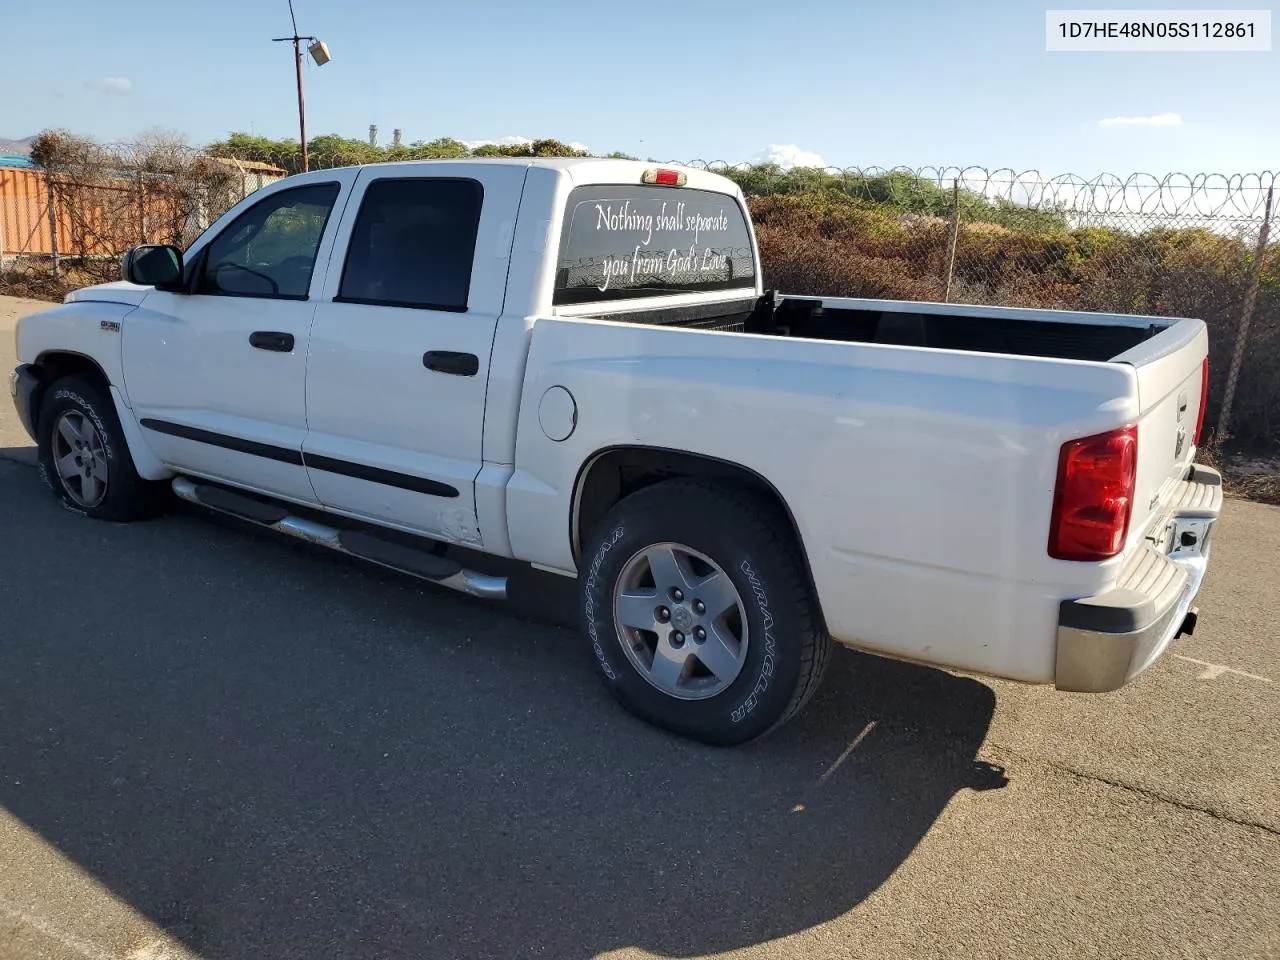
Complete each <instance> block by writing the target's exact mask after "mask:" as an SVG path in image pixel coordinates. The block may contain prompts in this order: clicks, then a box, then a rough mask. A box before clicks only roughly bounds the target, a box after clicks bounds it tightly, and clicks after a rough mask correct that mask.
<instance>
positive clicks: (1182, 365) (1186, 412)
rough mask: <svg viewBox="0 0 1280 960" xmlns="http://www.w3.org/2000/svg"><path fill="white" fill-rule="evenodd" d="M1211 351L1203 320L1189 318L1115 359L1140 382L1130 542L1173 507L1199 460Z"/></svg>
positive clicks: (1143, 533)
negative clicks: (1198, 436)
mask: <svg viewBox="0 0 1280 960" xmlns="http://www.w3.org/2000/svg"><path fill="white" fill-rule="evenodd" d="M1208 350H1209V338H1208V334H1207V331H1206V329H1205V325H1204V322H1203V321H1201V320H1194V319H1185V320H1178V321H1177V322H1176V323H1174V324H1172V325H1171V326H1170V327H1169V328H1168V329H1167V330H1164V331H1163V332H1161V333H1160V334H1158V335H1157V336H1155V337H1153V338H1151V339H1150V340H1148V341H1146V342H1145V343H1141V344H1139V345H1138V346H1136V347H1134V348H1132V349H1131V350H1128V351H1126V352H1124V353H1122V354H1120V355H1119V356H1117V357H1115V358H1114V359H1115V361H1116V362H1119V363H1128V364H1131V365H1132V366H1133V367H1134V369H1135V371H1136V373H1137V378H1138V409H1139V419H1138V475H1137V482H1136V485H1135V489H1134V496H1133V514H1132V517H1131V519H1130V522H1129V542H1130V543H1133V542H1134V541H1135V540H1137V539H1139V538H1141V537H1143V536H1144V535H1145V534H1146V533H1147V530H1148V527H1149V526H1150V525H1151V523H1152V522H1153V521H1155V520H1156V519H1157V518H1159V517H1160V516H1162V515H1163V514H1164V513H1165V512H1166V511H1167V510H1168V508H1169V507H1170V506H1171V505H1172V503H1171V501H1172V499H1173V498H1174V497H1175V496H1177V491H1178V490H1179V483H1180V481H1181V480H1182V479H1183V478H1184V477H1185V476H1186V475H1187V470H1188V468H1189V467H1190V465H1191V463H1192V461H1193V460H1194V459H1195V453H1196V446H1195V443H1196V430H1197V426H1198V424H1199V423H1200V413H1201V408H1202V406H1203V404H1204V402H1205V390H1206V387H1207V377H1208V363H1207V357H1208Z"/></svg>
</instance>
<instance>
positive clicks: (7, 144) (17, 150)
mask: <svg viewBox="0 0 1280 960" xmlns="http://www.w3.org/2000/svg"><path fill="white" fill-rule="evenodd" d="M35 139H36V138H35V137H34V136H31V137H24V138H23V139H21V140H5V139H3V138H0V154H2V155H4V156H6V157H26V156H30V154H31V144H33V143H34V142H35Z"/></svg>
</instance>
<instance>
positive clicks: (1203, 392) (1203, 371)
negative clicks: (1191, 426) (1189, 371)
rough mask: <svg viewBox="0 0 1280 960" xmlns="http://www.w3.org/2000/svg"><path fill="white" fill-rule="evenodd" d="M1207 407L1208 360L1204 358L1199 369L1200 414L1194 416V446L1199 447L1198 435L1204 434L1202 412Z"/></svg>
mask: <svg viewBox="0 0 1280 960" xmlns="http://www.w3.org/2000/svg"><path fill="white" fill-rule="evenodd" d="M1208 407H1209V358H1208V356H1206V357H1205V358H1204V364H1203V365H1202V366H1201V367H1200V412H1199V413H1198V414H1196V439H1195V441H1194V443H1195V445H1196V446H1197V447H1198V446H1200V435H1201V434H1202V433H1204V412H1205V410H1207V409H1208Z"/></svg>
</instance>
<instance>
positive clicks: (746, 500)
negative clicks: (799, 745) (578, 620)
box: [580, 480, 830, 746]
mask: <svg viewBox="0 0 1280 960" xmlns="http://www.w3.org/2000/svg"><path fill="white" fill-rule="evenodd" d="M584 557H586V558H587V559H586V566H585V569H584V570H583V572H582V575H581V577H580V594H581V602H582V621H583V629H584V630H585V632H586V634H587V637H588V639H589V640H590V641H591V645H592V649H593V651H594V653H595V661H596V666H597V668H598V671H599V673H600V676H601V678H602V679H603V680H604V683H605V685H606V686H607V687H608V688H609V690H610V692H611V693H612V694H613V695H614V696H615V697H616V698H617V699H618V701H619V702H620V703H621V704H622V705H623V706H624V707H626V708H627V709H628V710H630V711H631V712H632V713H634V714H636V715H637V716H639V717H642V718H643V719H645V720H647V721H649V722H650V723H653V724H655V725H657V726H659V727H662V728H664V729H667V730H670V731H672V732H674V733H678V734H681V735H683V736H687V737H691V738H693V739H696V740H700V741H702V742H704V743H711V744H717V745H724V746H728V745H733V744H738V743H743V742H746V741H748V740H751V739H754V738H756V737H759V736H761V735H763V734H765V733H767V732H768V731H770V730H772V729H774V728H775V727H778V726H780V725H781V724H783V723H785V722H786V721H787V720H788V719H790V718H791V717H792V716H794V715H795V714H796V713H797V712H798V711H799V710H800V708H801V707H803V706H804V704H805V703H806V702H807V701H808V699H809V698H810V697H811V696H812V694H813V692H814V690H815V689H816V688H817V686H818V683H819V681H820V679H821V676H822V673H823V670H824V669H825V666H826V660H827V652H828V649H829V646H830V641H829V639H828V638H827V636H826V634H825V631H824V630H823V629H822V626H821V617H820V615H819V611H818V609H817V603H816V601H815V600H814V598H813V595H812V591H811V589H810V587H809V582H808V577H807V576H806V575H805V570H804V565H803V562H802V561H801V558H800V554H799V551H798V546H797V545H796V544H795V542H794V538H793V537H792V536H791V531H790V525H789V524H788V523H787V521H786V519H785V518H784V517H783V516H782V515H781V513H780V511H779V510H778V509H777V508H776V507H775V506H774V504H773V503H772V502H770V501H769V500H767V499H765V498H763V497H761V496H759V495H758V494H756V493H755V492H754V491H750V490H746V489H743V488H738V487H736V486H730V485H724V484H710V483H706V482H702V481H696V480H672V481H667V482H665V483H661V484H657V485H655V486H652V487H648V488H645V489H644V490H641V491H639V492H638V493H635V494H632V495H631V496H629V497H627V498H626V499H624V500H622V501H621V502H620V503H618V504H617V505H616V506H615V507H614V508H613V510H611V511H610V513H609V514H608V515H607V516H606V517H605V518H604V520H603V521H601V523H600V525H599V527H598V529H597V530H596V532H595V534H594V536H593V537H592V539H591V542H590V543H589V544H588V545H587V548H586V550H585V551H584Z"/></svg>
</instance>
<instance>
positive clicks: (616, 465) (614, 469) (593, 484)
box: [569, 444, 821, 608]
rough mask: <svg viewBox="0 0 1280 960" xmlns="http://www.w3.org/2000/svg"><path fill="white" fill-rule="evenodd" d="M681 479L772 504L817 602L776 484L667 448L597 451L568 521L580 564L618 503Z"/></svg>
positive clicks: (585, 467)
mask: <svg viewBox="0 0 1280 960" xmlns="http://www.w3.org/2000/svg"><path fill="white" fill-rule="evenodd" d="M677 478H693V479H709V480H722V481H724V482H726V483H733V484H737V485H738V486H743V487H747V488H750V489H753V490H755V491H756V492H757V493H759V494H761V495H763V496H764V497H765V498H767V499H768V500H770V501H771V502H772V503H773V505H774V507H775V508H776V509H778V510H779V512H780V514H781V516H783V517H785V518H786V522H787V524H788V526H789V528H790V533H791V537H792V539H793V541H794V543H795V546H796V549H797V551H798V552H799V555H800V561H801V563H802V564H803V565H804V572H805V577H806V579H807V580H808V584H809V589H810V590H811V591H812V596H813V597H814V598H815V600H816V599H817V596H818V594H817V587H816V584H815V582H814V578H813V569H812V567H811V565H810V562H809V551H808V550H807V549H806V546H805V539H804V535H803V533H802V532H801V530H800V525H799V523H797V521H796V517H795V514H794V513H793V512H792V510H791V506H790V504H788V503H787V500H786V498H785V497H783V495H782V494H781V492H780V491H779V490H778V488H777V487H776V486H774V484H773V483H772V481H770V480H769V479H768V478H767V477H765V476H764V475H763V474H761V473H759V472H758V471H756V470H753V469H751V468H750V467H746V466H743V465H742V464H740V463H736V462H734V461H731V460H722V459H720V458H718V457H711V456H707V455H706V454H701V453H691V452H689V451H687V450H675V449H671V448H667V447H656V446H648V445H644V444H617V445H614V446H609V447H604V448H602V449H600V450H597V451H596V452H595V453H593V454H592V455H591V456H590V457H588V458H587V459H586V460H585V461H583V464H582V466H581V467H580V468H579V470H578V475H577V477H576V478H575V479H574V486H573V498H572V500H571V509H570V516H569V542H570V546H571V549H572V551H573V560H574V563H575V565H578V566H581V561H582V545H583V542H584V541H586V540H587V539H588V538H589V537H590V536H591V533H592V531H593V529H594V527H595V525H596V524H598V523H599V522H600V521H601V520H602V519H604V516H605V514H607V513H608V512H609V510H611V509H612V508H613V507H614V505H615V504H617V503H619V502H620V501H621V500H623V499H624V498H625V497H627V496H628V495H630V494H632V493H635V492H636V491H638V490H642V489H644V488H645V487H649V486H653V485H654V484H656V483H661V482H662V481H664V480H674V479H677ZM820 607H821V604H820V603H819V608H820Z"/></svg>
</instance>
